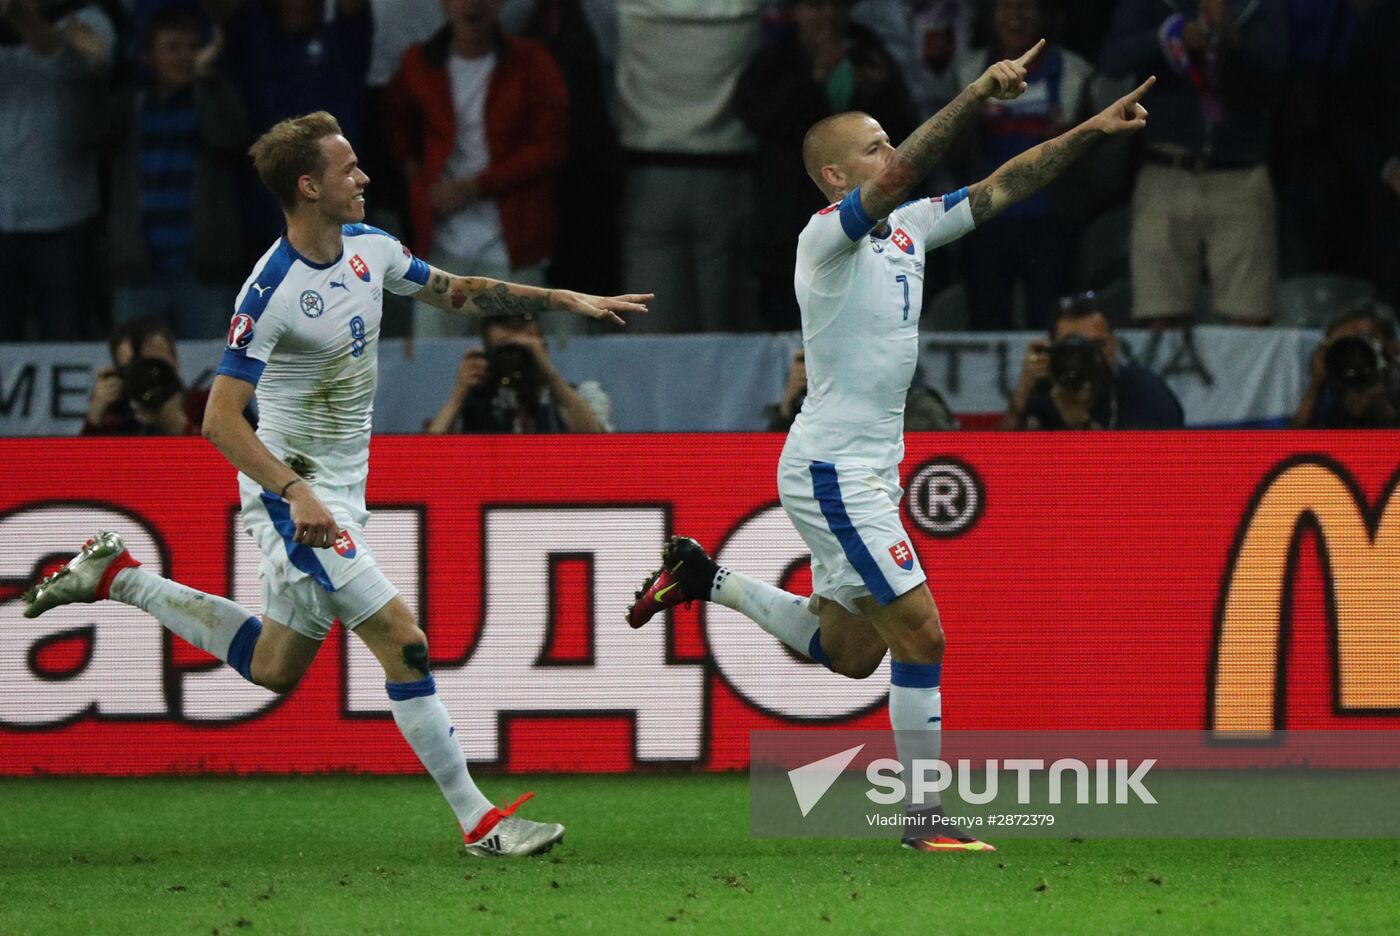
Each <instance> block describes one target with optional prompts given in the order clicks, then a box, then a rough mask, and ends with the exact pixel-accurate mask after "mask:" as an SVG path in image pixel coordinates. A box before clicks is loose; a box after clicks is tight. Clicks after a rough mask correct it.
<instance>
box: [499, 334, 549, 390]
mask: <svg viewBox="0 0 1400 936" xmlns="http://www.w3.org/2000/svg"><path fill="white" fill-rule="evenodd" d="M486 382H487V383H489V384H490V385H491V386H493V387H513V388H515V389H516V390H517V391H518V390H520V389H521V388H522V387H525V386H538V385H539V376H538V369H537V367H536V365H535V356H534V355H533V354H531V353H530V351H529V349H527V348H522V347H520V346H519V345H502V346H501V347H498V348H492V349H491V350H490V351H487V352H486Z"/></svg>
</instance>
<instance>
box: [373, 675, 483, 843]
mask: <svg viewBox="0 0 1400 936" xmlns="http://www.w3.org/2000/svg"><path fill="white" fill-rule="evenodd" d="M384 688H385V689H386V690H387V691H388V693H389V708H390V710H391V711H393V713H394V723H395V724H397V725H398V726H399V731H400V732H402V733H403V736H404V739H405V740H406V741H408V746H409V747H411V748H413V753H415V754H417V755H418V759H419V760H420V761H422V762H423V766H424V767H426V768H428V773H430V774H432V777H433V779H434V780H436V781H437V785H438V789H440V790H442V795H443V796H444V797H445V798H446V799H447V803H448V805H449V806H451V807H452V811H453V812H454V813H456V814H457V823H458V824H459V825H460V826H461V827H462V831H463V832H470V831H471V830H472V829H474V828H475V827H476V824H477V823H478V822H480V821H481V818H482V817H483V816H485V815H486V814H487V813H488V812H490V810H491V802H490V800H488V799H487V798H486V797H485V796H483V795H482V793H481V791H480V790H479V789H477V787H476V783H475V782H473V781H472V776H471V773H470V772H469V771H468V770H467V759H466V757H465V756H464V755H463V754H462V748H461V746H459V745H458V744H457V739H456V737H454V735H455V733H456V729H455V728H453V727H452V719H451V718H449V717H448V715H447V708H446V707H445V706H444V705H443V704H442V700H441V699H439V698H438V694H437V683H436V681H435V680H434V679H433V677H432V676H431V675H429V676H427V677H425V678H423V679H420V680H418V681H417V682H408V683H385V684H384Z"/></svg>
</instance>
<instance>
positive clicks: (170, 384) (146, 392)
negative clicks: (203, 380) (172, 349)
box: [121, 358, 184, 413]
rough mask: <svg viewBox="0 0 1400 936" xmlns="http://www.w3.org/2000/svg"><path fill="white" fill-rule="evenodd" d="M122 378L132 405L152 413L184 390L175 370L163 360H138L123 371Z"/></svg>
mask: <svg viewBox="0 0 1400 936" xmlns="http://www.w3.org/2000/svg"><path fill="white" fill-rule="evenodd" d="M121 377H122V394H123V395H124V396H125V397H126V398H127V400H129V401H130V402H131V405H132V406H135V407H139V408H141V409H143V410H146V411H148V412H152V413H154V412H156V411H157V410H159V409H160V408H161V407H162V406H164V405H165V404H166V402H167V401H168V400H169V399H170V398H171V397H173V396H174V395H175V394H177V393H179V392H180V391H181V390H183V389H184V387H183V386H182V385H181V383H180V375H179V374H177V373H175V368H173V367H171V366H170V364H169V362H167V361H164V360H162V359H161V358H137V359H136V360H134V361H131V362H130V363H128V364H127V365H126V366H125V367H124V368H122V369H121Z"/></svg>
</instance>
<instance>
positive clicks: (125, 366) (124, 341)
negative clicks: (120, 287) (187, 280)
mask: <svg viewBox="0 0 1400 936" xmlns="http://www.w3.org/2000/svg"><path fill="white" fill-rule="evenodd" d="M107 349H108V351H110V352H111V355H112V363H111V365H110V366H108V367H104V368H102V369H101V370H99V371H98V372H97V373H96V375H94V378H93V382H92V393H91V395H90V396H89V398H88V411H87V416H86V418H84V420H83V426H82V428H81V429H80V430H79V433H78V434H79V435H85V436H86V435H145V434H148V432H149V427H150V424H149V423H143V422H142V421H141V419H140V418H138V414H137V412H136V410H135V406H134V403H135V401H134V398H133V397H132V395H131V392H130V388H129V386H128V378H129V376H130V373H129V372H130V370H131V368H132V367H133V366H135V365H136V364H137V363H138V362H141V361H146V360H159V361H163V362H165V363H166V364H167V365H169V367H170V370H171V372H172V373H174V374H175V375H177V376H176V380H177V381H178V379H179V378H178V375H179V373H180V355H179V352H178V351H177V350H176V347H175V333H174V332H172V331H171V330H170V327H169V326H168V325H166V324H164V323H163V322H160V321H157V320H155V319H150V318H144V319H138V320H136V321H134V322H124V323H121V324H119V325H117V327H116V328H114V329H112V332H111V334H110V335H108V336H107ZM208 373H209V372H208V371H206V372H205V373H204V374H203V375H201V376H200V377H196V378H195V380H194V384H193V386H192V387H191V388H186V387H184V386H183V385H181V388H180V397H181V399H182V405H183V407H184V408H185V410H186V412H187V413H188V415H189V418H190V420H191V421H192V422H193V423H194V425H196V426H198V425H200V423H201V421H202V420H203V419H204V407H205V405H206V404H207V403H208V401H209V388H208V387H207V386H204V378H205V377H207V376H208ZM164 399H165V398H164V397H162V402H164ZM246 415H247V418H248V421H249V422H250V423H253V424H255V425H256V421H257V419H256V416H255V415H254V413H253V412H251V407H250V412H249V413H247V414H246ZM177 434H178V433H177Z"/></svg>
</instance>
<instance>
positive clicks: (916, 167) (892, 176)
mask: <svg viewBox="0 0 1400 936" xmlns="http://www.w3.org/2000/svg"><path fill="white" fill-rule="evenodd" d="M1044 47H1045V40H1044V39H1041V40H1040V41H1039V42H1037V43H1036V44H1035V45H1034V46H1032V47H1031V48H1030V49H1029V50H1028V51H1027V52H1026V54H1025V55H1022V56H1021V57H1020V58H1018V59H1005V60H1003V61H1000V62H996V63H994V64H993V65H992V66H991V67H990V68H988V69H987V70H986V71H985V72H983V73H982V77H980V78H978V79H977V80H976V81H974V82H973V83H972V84H970V85H968V86H967V87H966V88H964V89H963V92H962V93H961V94H959V95H958V96H957V97H955V98H953V100H952V101H950V102H949V103H948V104H947V105H946V106H945V107H944V108H943V109H942V110H940V111H939V112H938V113H936V114H934V115H933V116H932V117H930V118H929V119H928V120H925V121H924V122H923V123H922V124H921V125H920V126H919V128H918V129H917V130H915V131H914V132H913V133H911V134H909V136H908V138H907V139H905V141H904V142H903V143H901V144H899V149H897V150H895V153H894V155H893V156H891V157H890V160H889V162H887V163H886V164H885V168H884V169H883V170H881V172H880V174H879V175H878V176H876V177H875V178H874V179H872V180H871V181H869V182H867V183H866V184H865V185H862V186H861V188H860V204H861V207H862V208H864V209H865V214H866V216H867V217H870V218H873V219H877V220H878V219H881V218H885V217H887V216H888V215H889V213H890V212H891V211H893V210H894V209H895V208H897V207H899V206H900V205H902V204H904V202H906V201H908V199H909V194H910V193H911V192H912V191H913V190H914V186H916V185H918V184H919V183H920V182H921V181H923V178H924V176H926V175H928V174H929V172H930V171H931V170H932V169H933V167H934V166H936V165H937V164H938V160H940V159H941V158H943V154H944V153H946V152H947V151H948V147H949V145H950V144H951V143H952V142H953V139H954V138H955V137H957V135H958V132H959V131H960V130H961V129H962V127H963V125H964V124H965V123H967V120H968V118H969V117H971V116H972V115H973V114H974V113H976V112H977V110H978V109H979V108H980V107H981V106H982V102H983V101H986V100H988V99H989V98H996V99H997V100H1001V101H1009V100H1012V99H1013V98H1016V97H1020V95H1021V92H1022V91H1025V90H1026V67H1027V66H1028V65H1030V63H1031V62H1032V61H1034V59H1035V57H1036V56H1037V55H1039V54H1040V50H1041V49H1042V48H1044Z"/></svg>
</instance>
